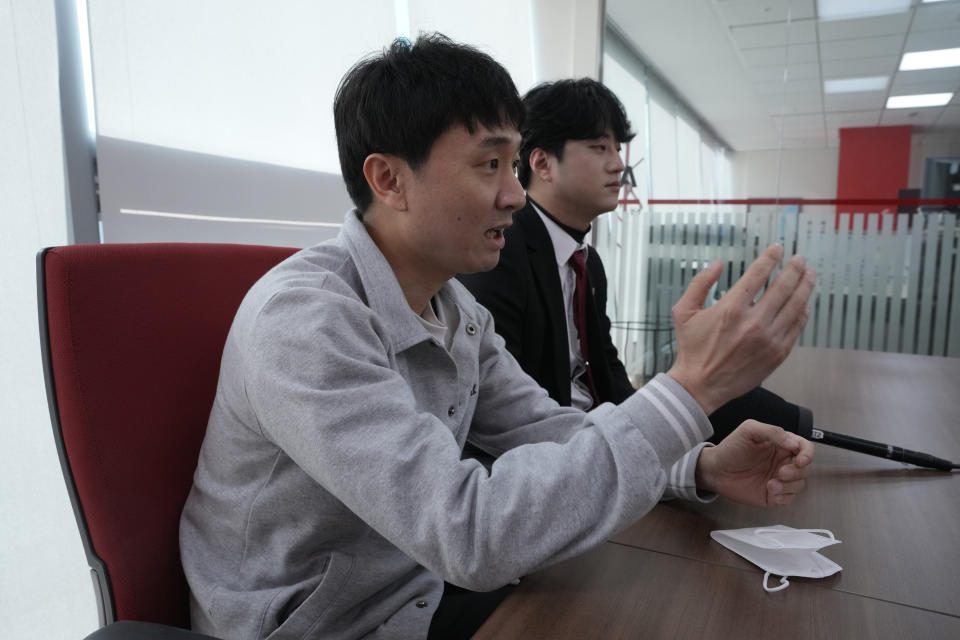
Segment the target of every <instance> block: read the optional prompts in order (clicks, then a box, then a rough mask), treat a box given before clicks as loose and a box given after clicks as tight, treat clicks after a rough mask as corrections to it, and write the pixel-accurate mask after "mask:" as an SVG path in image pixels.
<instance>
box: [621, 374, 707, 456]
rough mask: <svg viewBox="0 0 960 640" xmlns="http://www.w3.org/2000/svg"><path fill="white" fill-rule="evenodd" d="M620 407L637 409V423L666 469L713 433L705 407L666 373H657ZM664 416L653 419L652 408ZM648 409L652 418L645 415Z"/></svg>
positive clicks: (658, 414)
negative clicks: (646, 418) (644, 419)
mask: <svg viewBox="0 0 960 640" xmlns="http://www.w3.org/2000/svg"><path fill="white" fill-rule="evenodd" d="M620 408H621V409H623V410H625V411H627V412H630V413H633V414H634V415H635V416H636V417H637V420H636V424H637V425H638V427H639V428H640V429H641V430H642V431H643V435H644V437H645V438H646V439H647V441H648V442H649V443H650V445H651V446H652V447H653V449H654V451H656V453H657V455H658V456H659V458H660V462H661V464H662V465H663V467H664V469H667V468H669V467H670V466H672V465H673V463H674V462H676V461H677V460H679V459H680V457H681V456H683V455H684V454H685V453H687V452H688V451H690V450H691V449H693V448H694V447H696V446H697V445H698V444H699V443H701V442H703V441H704V440H706V439H707V438H709V437H710V434H711V433H713V427H712V426H711V425H710V420H709V419H708V418H707V416H706V414H705V413H704V412H703V409H701V408H700V405H699V404H697V401H696V400H694V399H693V396H691V395H690V394H689V393H687V390H686V389H684V388H683V386H682V385H680V383H678V382H677V381H675V380H674V379H673V378H671V377H669V376H667V375H666V374H663V373H660V374H657V376H656V377H655V378H653V380H651V381H649V382H648V383H647V384H645V385H644V386H643V387H642V388H641V389H640V390H639V391H638V392H637V393H635V394H633V395H632V396H630V397H629V398H627V399H626V400H625V401H624V402H623V403H622V404H621V405H620ZM651 410H652V411H653V413H654V414H655V415H656V416H657V417H659V418H661V419H660V420H649V417H650V413H649V412H650V411H651ZM644 411H646V412H647V417H648V420H646V421H643V420H642V419H641V417H642V415H643V413H644Z"/></svg>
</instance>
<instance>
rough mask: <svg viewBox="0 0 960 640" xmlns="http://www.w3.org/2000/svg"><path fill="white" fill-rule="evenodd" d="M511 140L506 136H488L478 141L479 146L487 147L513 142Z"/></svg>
mask: <svg viewBox="0 0 960 640" xmlns="http://www.w3.org/2000/svg"><path fill="white" fill-rule="evenodd" d="M513 142H514V141H513V140H512V139H511V138H509V137H507V136H488V137H486V138H484V139H483V140H482V141H481V142H480V145H479V146H480V147H481V148H484V149H488V148H490V147H500V146H504V145H509V144H513Z"/></svg>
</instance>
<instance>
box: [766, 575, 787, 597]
mask: <svg viewBox="0 0 960 640" xmlns="http://www.w3.org/2000/svg"><path fill="white" fill-rule="evenodd" d="M769 578H770V572H769V571H767V572H766V573H764V574H763V590H764V591H766V592H767V593H773V592H774V591H783V590H784V589H786V588H787V587H789V586H790V581H789V580H787V576H780V586H779V587H768V586H767V580H768V579H769Z"/></svg>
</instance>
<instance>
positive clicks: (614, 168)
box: [610, 149, 626, 173]
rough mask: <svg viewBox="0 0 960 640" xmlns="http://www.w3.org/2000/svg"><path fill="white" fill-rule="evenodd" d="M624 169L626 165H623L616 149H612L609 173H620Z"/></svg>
mask: <svg viewBox="0 0 960 640" xmlns="http://www.w3.org/2000/svg"><path fill="white" fill-rule="evenodd" d="M625 167H626V165H625V164H623V158H622V157H620V152H619V151H617V150H616V149H613V158H612V159H611V164H610V171H611V173H613V172H616V173H620V172H622V171H623V170H624V168H625Z"/></svg>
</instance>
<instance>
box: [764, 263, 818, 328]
mask: <svg viewBox="0 0 960 640" xmlns="http://www.w3.org/2000/svg"><path fill="white" fill-rule="evenodd" d="M806 266H807V261H806V258H804V257H803V256H801V255H799V254H797V255H795V256H793V257H792V258H790V260H788V261H787V264H786V266H785V267H784V269H783V271H781V272H780V273H779V274H778V275H777V277H776V278H775V279H774V281H773V283H771V285H770V286H769V287H768V288H767V290H766V291H765V292H764V294H763V297H761V298H760V300H759V302H757V311H758V312H760V313H761V314H762V316H763V320H764V322H765V323H766V324H771V323H772V322H773V321H774V319H775V318H776V317H777V315H778V314H779V313H780V312H781V310H782V309H783V307H784V305H786V304H787V303H788V302H789V301H791V300H792V299H793V298H794V294H795V293H796V289H797V288H798V286H799V285H800V284H802V283H803V281H804V274H805V269H806ZM808 297H809V294H808ZM803 302H804V304H806V298H804V300H803Z"/></svg>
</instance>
